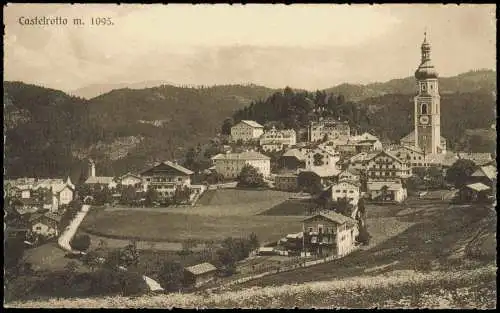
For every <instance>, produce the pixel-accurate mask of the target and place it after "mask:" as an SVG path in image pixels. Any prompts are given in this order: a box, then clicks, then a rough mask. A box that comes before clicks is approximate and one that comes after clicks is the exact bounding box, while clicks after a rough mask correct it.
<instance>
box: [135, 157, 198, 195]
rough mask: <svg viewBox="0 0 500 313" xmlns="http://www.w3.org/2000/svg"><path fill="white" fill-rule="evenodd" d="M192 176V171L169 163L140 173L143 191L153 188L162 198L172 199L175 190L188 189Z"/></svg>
mask: <svg viewBox="0 0 500 313" xmlns="http://www.w3.org/2000/svg"><path fill="white" fill-rule="evenodd" d="M193 174H194V172H193V171H191V170H189V169H187V168H185V167H183V166H181V165H179V164H177V163H175V162H170V161H163V162H160V163H157V164H155V165H153V166H151V167H149V168H147V169H145V170H143V171H141V173H140V175H141V177H142V179H143V182H144V183H143V186H144V190H147V189H148V188H153V189H154V190H156V191H157V192H158V194H159V195H160V197H163V198H169V197H172V196H173V195H174V193H175V190H176V189H177V188H184V187H187V188H190V187H191V175H193Z"/></svg>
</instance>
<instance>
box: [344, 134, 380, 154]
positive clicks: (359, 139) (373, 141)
mask: <svg viewBox="0 0 500 313" xmlns="http://www.w3.org/2000/svg"><path fill="white" fill-rule="evenodd" d="M350 141H352V142H355V143H357V144H358V145H360V146H361V145H367V146H368V147H369V149H370V151H373V150H376V151H379V150H382V142H381V141H380V139H378V137H376V136H374V135H372V134H370V133H367V132H365V133H363V134H361V135H357V136H351V138H350Z"/></svg>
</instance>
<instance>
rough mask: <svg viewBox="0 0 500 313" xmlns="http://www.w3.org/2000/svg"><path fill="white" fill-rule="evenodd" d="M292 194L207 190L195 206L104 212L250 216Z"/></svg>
mask: <svg viewBox="0 0 500 313" xmlns="http://www.w3.org/2000/svg"><path fill="white" fill-rule="evenodd" d="M291 195H293V193H289V192H283V191H276V190H243V189H219V190H207V191H206V192H205V194H204V195H203V196H202V197H201V198H200V200H199V201H198V203H197V204H196V205H195V206H178V207H176V206H170V207H166V208H108V209H106V211H109V212H115V211H143V212H165V213H179V214H187V215H203V216H217V217H223V216H252V215H255V214H258V213H260V212H263V211H266V210H268V209H269V208H270V207H273V206H275V205H277V204H279V203H282V202H283V201H285V200H286V199H288V198H289V197H290V196H291Z"/></svg>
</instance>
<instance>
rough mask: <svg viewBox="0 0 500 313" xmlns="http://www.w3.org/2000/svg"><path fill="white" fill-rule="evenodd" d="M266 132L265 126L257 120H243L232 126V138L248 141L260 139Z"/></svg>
mask: <svg viewBox="0 0 500 313" xmlns="http://www.w3.org/2000/svg"><path fill="white" fill-rule="evenodd" d="M263 133H264V126H262V125H260V124H259V123H257V122H256V121H248V120H242V121H240V122H239V123H237V124H236V125H234V126H233V127H231V140H232V141H234V142H236V141H242V142H248V141H254V140H258V139H259V138H260V136H262V134H263Z"/></svg>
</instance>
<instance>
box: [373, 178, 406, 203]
mask: <svg viewBox="0 0 500 313" xmlns="http://www.w3.org/2000/svg"><path fill="white" fill-rule="evenodd" d="M367 190H368V191H367V193H368V195H369V197H370V199H371V200H375V201H394V202H398V203H399V202H403V201H404V200H405V199H406V198H407V197H408V194H407V191H406V188H403V185H402V184H401V182H398V181H392V182H390V181H368V183H367Z"/></svg>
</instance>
